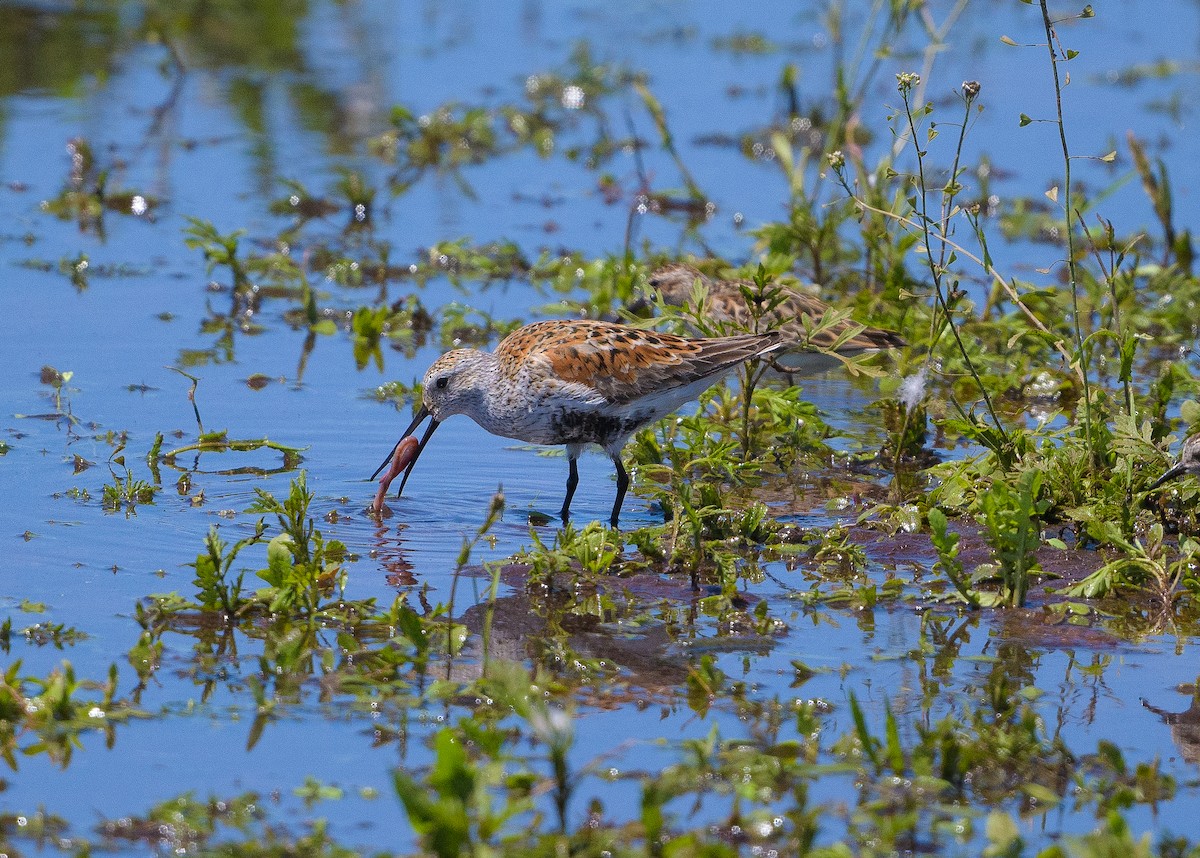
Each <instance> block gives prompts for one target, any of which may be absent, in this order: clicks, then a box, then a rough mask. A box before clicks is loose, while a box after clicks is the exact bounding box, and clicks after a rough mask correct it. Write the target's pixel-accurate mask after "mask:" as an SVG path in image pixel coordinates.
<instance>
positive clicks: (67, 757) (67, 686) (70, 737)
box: [0, 660, 137, 771]
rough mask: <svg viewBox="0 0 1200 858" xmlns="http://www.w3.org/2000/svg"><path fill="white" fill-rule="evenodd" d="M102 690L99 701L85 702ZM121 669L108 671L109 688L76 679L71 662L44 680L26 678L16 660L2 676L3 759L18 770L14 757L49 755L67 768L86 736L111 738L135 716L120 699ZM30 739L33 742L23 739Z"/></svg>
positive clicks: (0, 728)
mask: <svg viewBox="0 0 1200 858" xmlns="http://www.w3.org/2000/svg"><path fill="white" fill-rule="evenodd" d="M97 688H98V689H101V690H102V691H103V692H104V693H103V696H102V697H101V698H100V699H98V700H92V699H85V698H83V697H82V696H81V694H80V692H83V691H86V690H90V689H97ZM116 691H117V666H116V665H112V666H111V667H110V668H109V673H108V680H107V682H105V683H97V682H89V681H86V680H80V679H77V678H76V676H75V669H74V668H73V667H72V666H71V664H70V662H66V661H64V662H63V663H62V667H61V669H55V670H52V671H51V672H50V674H49V676H47V677H46V678H44V679H42V678H40V677H36V676H22V675H21V662H20V661H19V660H18V661H15V662H13V663H12V664H11V665H9V667H8V668H7V670H5V672H4V674H3V676H0V756H2V757H3V758H4V761H5V762H6V763H8V765H9V768H11V769H12V770H13V771H16V770H17V756H16V752H17V751H20V752H21V754H22V755H34V754H46V755H47V756H48V757H49V758H50V759H51V760H53V761H54V762H55V763H57V764H59V765H61V766H63V767H64V768H65V767H66V766H67V764H68V763H70V761H71V755H72V753H73V752H74V750H75V749H76V748H81V747H82V743H81V741H80V737H81V736H82V735H83V734H85V733H88V732H93V731H98V732H104V733H107V734H108V737H109V741H110V742H111V741H112V735H113V734H112V729H113V726H114V725H115V724H117V723H120V722H122V721H125V720H127V719H129V718H130V717H132V716H133V715H135V714H137V713H136V712H135V711H134V710H133V709H131V708H129V707H128V706H127V705H126V704H125V703H124V702H123V701H118V700H117V699H116ZM27 738H32V739H33V741H31V742H24V741H23V740H25V739H27Z"/></svg>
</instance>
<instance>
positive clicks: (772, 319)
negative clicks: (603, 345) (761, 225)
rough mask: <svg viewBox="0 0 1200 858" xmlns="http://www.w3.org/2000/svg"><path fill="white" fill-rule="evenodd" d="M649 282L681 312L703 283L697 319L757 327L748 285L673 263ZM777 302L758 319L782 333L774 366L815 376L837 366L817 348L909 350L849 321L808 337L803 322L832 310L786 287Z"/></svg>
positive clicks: (892, 336) (891, 336) (895, 338)
mask: <svg viewBox="0 0 1200 858" xmlns="http://www.w3.org/2000/svg"><path fill="white" fill-rule="evenodd" d="M649 282H650V287H651V288H652V289H653V290H654V291H655V292H657V293H658V294H659V295H661V296H662V299H663V301H664V302H665V303H667V304H671V305H674V306H677V307H689V306H692V299H693V296H694V295H695V294H696V284H697V283H699V284H700V286H701V290H700V291H701V292H702V293H704V298H703V300H702V303H701V304H700V306H695V307H693V308H692V309H693V310H694V312H695V313H696V314H697V316H700V317H705V318H708V319H711V320H712V321H714V322H718V323H726V324H729V325H732V326H734V327H736V328H738V329H740V330H751V329H752V327H753V325H754V313H753V312H752V311H751V307H750V304H749V302H748V301H747V298H746V294H745V292H744V291H743V288H744V287H747V288H748V289H749V290H750V291H751V292H753V291H754V290H756V288H757V287H756V286H755V285H754V283H753V282H752V281H750V280H723V279H720V278H716V277H709V276H707V275H705V274H703V273H702V272H700V271H698V270H697V269H695V268H692V267H691V266H690V265H680V264H671V265H664V266H663V267H662V268H659V269H657V270H656V271H654V273H653V274H651V275H650V281H649ZM776 300H777V303H776V301H775V300H772V301H770V302H768V303H767V305H766V306H764V307H763V308H762V311H761V313H760V315H759V318H760V321H761V323H763V324H764V326H765V327H767V328H771V329H776V330H779V331H780V333H782V334H783V336H784V339H785V340H786V341H787V343H788V351H787V352H780V354H779V355H777V356H776V361H777V362H778V363H779V364H780V365H781V367H782V368H784V369H786V370H789V371H793V372H795V371H808V372H815V371H820V370H824V369H830V368H832V367H833V366H835V365H836V364H837V359H836V358H832V357H828V356H826V355H824V354H822V353H821V352H820V351H818V349H825V350H827V351H834V352H836V353H838V354H841V355H844V356H847V357H850V356H853V355H856V354H862V353H863V352H868V351H878V350H880V349H887V348H899V347H901V346H905V345H907V343H905V341H904V338H903V337H901V336H900V335H899V334H896V333H893V332H892V331H885V330H883V329H882V328H870V327H867V326H866V325H861V324H859V323H858V322H855V321H854V320H853V319H849V318H842V319H839V320H837V321H836V322H834V323H833V324H831V325H827V326H819V327H815V328H814V329H813V330H812V331H811V333H810V330H809V329H807V328H805V320H808V323H809V325H810V326H816V325H817V324H818V323H819V322H820V321H821V319H822V317H824V315H825V313H826V312H828V311H829V309H830V308H829V306H828V305H826V304H825V303H824V302H822V301H821V300H820V299H818V298H815V297H813V296H812V295H806V294H805V293H803V292H797V291H796V290H794V289H788V288H784V287H780V292H779V294H778V296H776Z"/></svg>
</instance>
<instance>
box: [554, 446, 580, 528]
mask: <svg viewBox="0 0 1200 858" xmlns="http://www.w3.org/2000/svg"><path fill="white" fill-rule="evenodd" d="M567 461H568V462H569V463H570V465H571V470H570V471H568V472H567V496H566V498H564V499H563V506H562V511H561V512H559V516H560V517H561V518H562V520H563V524H566V523H567V519H568V518H570V517H571V498H573V497H574V496H575V487H576V486H577V485H579V466H578V465H576V464H575V459H573V458H570V457H568V458H567Z"/></svg>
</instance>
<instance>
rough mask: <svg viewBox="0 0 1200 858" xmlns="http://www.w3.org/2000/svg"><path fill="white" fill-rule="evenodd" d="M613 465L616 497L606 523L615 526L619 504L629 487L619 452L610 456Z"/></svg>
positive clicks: (619, 511)
mask: <svg viewBox="0 0 1200 858" xmlns="http://www.w3.org/2000/svg"><path fill="white" fill-rule="evenodd" d="M612 462H613V467H615V468H616V469H617V499H616V501H615V502H614V503H613V511H612V518H610V519H609V520H608V523H609V524H611V525H612V526H613V527H616V526H617V520H618V519H619V518H620V517H621V504H623V503H624V502H625V491H626V489H628V488H629V474H627V473H625V466H624V465H622V464H621V454H620V453H618V454H617V455H615V456H613V457H612Z"/></svg>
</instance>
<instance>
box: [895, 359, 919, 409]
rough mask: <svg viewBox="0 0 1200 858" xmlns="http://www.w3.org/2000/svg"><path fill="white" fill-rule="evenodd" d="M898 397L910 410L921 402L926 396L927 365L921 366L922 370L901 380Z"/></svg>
mask: <svg viewBox="0 0 1200 858" xmlns="http://www.w3.org/2000/svg"><path fill="white" fill-rule="evenodd" d="M898 398H899V400H900V401H901V402H902V403H903V404H904V407H905V408H906V409H907V410H909V411H912V410H913V409H914V408H916V407H917V406H918V405H919V404H920V403H921V400H922V399H924V398H925V367H921V369H920V370H918V371H917V372H915V373H913V374H912V375H910V376H907V377H906V378H905V379H904V380H903V381H902V382H900V392H899V394H898Z"/></svg>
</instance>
